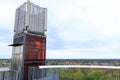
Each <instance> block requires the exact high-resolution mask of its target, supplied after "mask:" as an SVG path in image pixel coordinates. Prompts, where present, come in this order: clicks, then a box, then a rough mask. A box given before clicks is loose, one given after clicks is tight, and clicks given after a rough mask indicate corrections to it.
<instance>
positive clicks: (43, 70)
mask: <svg viewBox="0 0 120 80" xmlns="http://www.w3.org/2000/svg"><path fill="white" fill-rule="evenodd" d="M28 77H29V80H120V67H116V66H75V65H62V66H40V67H39V68H35V67H30V68H29V76H28Z"/></svg>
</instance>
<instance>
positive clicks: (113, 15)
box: [0, 0, 120, 59]
mask: <svg viewBox="0 0 120 80" xmlns="http://www.w3.org/2000/svg"><path fill="white" fill-rule="evenodd" d="M24 2H26V0H0V36H1V37H0V58H11V57H12V48H11V47H9V46H8V45H9V44H11V43H12V42H13V35H14V33H13V29H14V19H15V9H16V8H18V7H19V6H20V5H22V4H23V3H24ZM31 2H33V3H35V4H37V5H39V6H41V7H45V8H47V9H48V15H47V16H48V20H47V32H46V34H47V52H46V58H47V59H116V58H117V59H119V58H120V31H119V30H120V0H31Z"/></svg>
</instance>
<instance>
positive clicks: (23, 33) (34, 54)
mask: <svg viewBox="0 0 120 80" xmlns="http://www.w3.org/2000/svg"><path fill="white" fill-rule="evenodd" d="M46 16H47V9H46V8H42V7H40V6H38V5H35V4H34V3H31V2H30V1H27V2H25V3H24V4H23V5H21V6H20V7H18V8H17V9H16V15H15V27H14V39H13V44H11V46H13V49H12V69H13V70H17V71H18V74H19V75H18V80H28V68H29V67H33V66H34V67H38V66H40V65H45V59H46V34H45V31H46V30H47V29H46V23H47V18H46Z"/></svg>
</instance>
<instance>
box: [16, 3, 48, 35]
mask: <svg viewBox="0 0 120 80" xmlns="http://www.w3.org/2000/svg"><path fill="white" fill-rule="evenodd" d="M26 6H27V4H26V3H24V4H23V5H21V6H20V7H19V8H17V10H16V16H15V28H14V32H15V34H18V33H22V32H24V30H26V13H27V8H26ZM29 17H30V20H29V22H30V23H29V27H28V28H27V31H28V32H31V33H44V31H46V22H47V19H46V18H47V9H46V8H42V7H40V6H38V5H35V4H33V3H30V16H29Z"/></svg>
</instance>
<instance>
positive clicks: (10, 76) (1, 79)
mask: <svg viewBox="0 0 120 80" xmlns="http://www.w3.org/2000/svg"><path fill="white" fill-rule="evenodd" d="M0 80H18V72H17V71H15V70H8V71H0Z"/></svg>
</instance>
